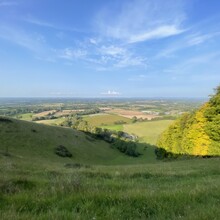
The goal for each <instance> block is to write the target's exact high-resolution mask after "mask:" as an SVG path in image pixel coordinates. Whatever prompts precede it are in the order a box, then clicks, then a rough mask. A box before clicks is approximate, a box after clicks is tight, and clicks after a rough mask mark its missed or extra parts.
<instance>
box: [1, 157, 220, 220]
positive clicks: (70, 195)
mask: <svg viewBox="0 0 220 220" xmlns="http://www.w3.org/2000/svg"><path fill="white" fill-rule="evenodd" d="M21 161H22V159H20V160H14V158H9V157H4V158H2V160H1V163H0V219H4V220H6V219H7V220H17V219H22V220H32V219H33V220H39V219H40V220H41V219H42V220H44V219H45V220H46V219H67V220H68V219H70V220H72V219H85V220H86V219H100V220H101V219H130V220H132V219H153V220H164V219H170V220H176V219H184V220H188V219H193V220H197V219H198V220H201V219H216V220H217V219H220V209H219V195H220V171H219V162H220V161H219V159H218V158H214V159H194V160H188V161H175V162H160V163H157V164H146V165H133V166H131V165H125V166H95V165H94V166H90V167H81V168H77V167H75V168H74V167H73V168H65V167H63V166H60V165H59V164H58V163H52V162H51V161H50V160H49V159H48V162H47V163H45V164H44V168H42V164H39V165H37V164H36V163H32V161H30V162H29V163H28V164H23V163H21ZM33 162H34V161H33ZM44 162H45V161H44Z"/></svg>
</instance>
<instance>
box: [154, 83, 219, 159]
mask: <svg viewBox="0 0 220 220" xmlns="http://www.w3.org/2000/svg"><path fill="white" fill-rule="evenodd" d="M157 145H158V146H159V147H160V148H163V149H165V150H166V151H168V152H172V153H175V154H190V155H202V156H204V155H210V156H211V155H220V86H219V87H218V88H217V89H216V94H215V95H214V96H212V97H211V99H210V100H209V102H207V103H205V104H204V105H203V106H202V107H201V108H200V109H199V110H197V111H196V112H194V113H191V114H184V115H183V116H182V117H181V118H179V119H178V120H176V121H175V122H174V123H173V124H172V125H170V126H169V128H168V129H167V130H166V131H164V132H163V133H162V135H161V136H160V138H159V140H158V142H157Z"/></svg>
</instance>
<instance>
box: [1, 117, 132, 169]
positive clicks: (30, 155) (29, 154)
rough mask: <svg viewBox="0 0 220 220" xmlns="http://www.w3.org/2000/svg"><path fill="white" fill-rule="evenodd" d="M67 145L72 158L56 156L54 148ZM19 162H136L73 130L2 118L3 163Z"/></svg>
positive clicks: (105, 144) (103, 142) (106, 145)
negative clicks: (5, 159) (8, 159)
mask: <svg viewBox="0 0 220 220" xmlns="http://www.w3.org/2000/svg"><path fill="white" fill-rule="evenodd" d="M60 145H62V146H64V147H66V149H68V151H69V152H70V153H71V154H72V157H71V158H68V157H60V156H58V155H56V154H55V148H56V147H58V146H60ZM7 154H9V156H8V158H10V157H11V158H12V159H19V160H22V161H28V162H30V163H35V164H39V165H41V164H43V163H48V162H50V163H57V162H61V163H62V164H64V163H84V164H114V163H118V164H120V163H129V162H132V161H135V158H130V157H128V156H125V155H123V154H121V153H120V152H118V151H117V150H116V149H112V148H111V147H110V145H109V144H108V143H106V142H105V141H102V140H97V139H94V138H92V137H90V136H88V135H86V134H85V133H83V132H79V131H76V130H74V129H69V128H62V127H55V126H47V125H40V124H36V123H31V122H26V121H20V120H15V119H6V118H3V117H0V160H1V159H3V158H5V155H7Z"/></svg>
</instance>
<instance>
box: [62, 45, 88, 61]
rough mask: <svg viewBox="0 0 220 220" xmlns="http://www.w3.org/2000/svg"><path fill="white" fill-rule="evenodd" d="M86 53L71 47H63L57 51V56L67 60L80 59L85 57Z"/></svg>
mask: <svg viewBox="0 0 220 220" xmlns="http://www.w3.org/2000/svg"><path fill="white" fill-rule="evenodd" d="M86 55H87V51H85V50H82V49H73V48H65V49H63V50H61V51H59V52H58V57H60V58H64V59H68V60H75V59H82V58H85V57H86Z"/></svg>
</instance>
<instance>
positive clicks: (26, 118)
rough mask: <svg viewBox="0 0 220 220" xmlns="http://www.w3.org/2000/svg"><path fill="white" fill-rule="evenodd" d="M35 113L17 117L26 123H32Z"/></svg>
mask: <svg viewBox="0 0 220 220" xmlns="http://www.w3.org/2000/svg"><path fill="white" fill-rule="evenodd" d="M32 116H33V113H25V114H18V115H16V116H15V117H16V118H19V119H21V120H24V121H31V120H32Z"/></svg>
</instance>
